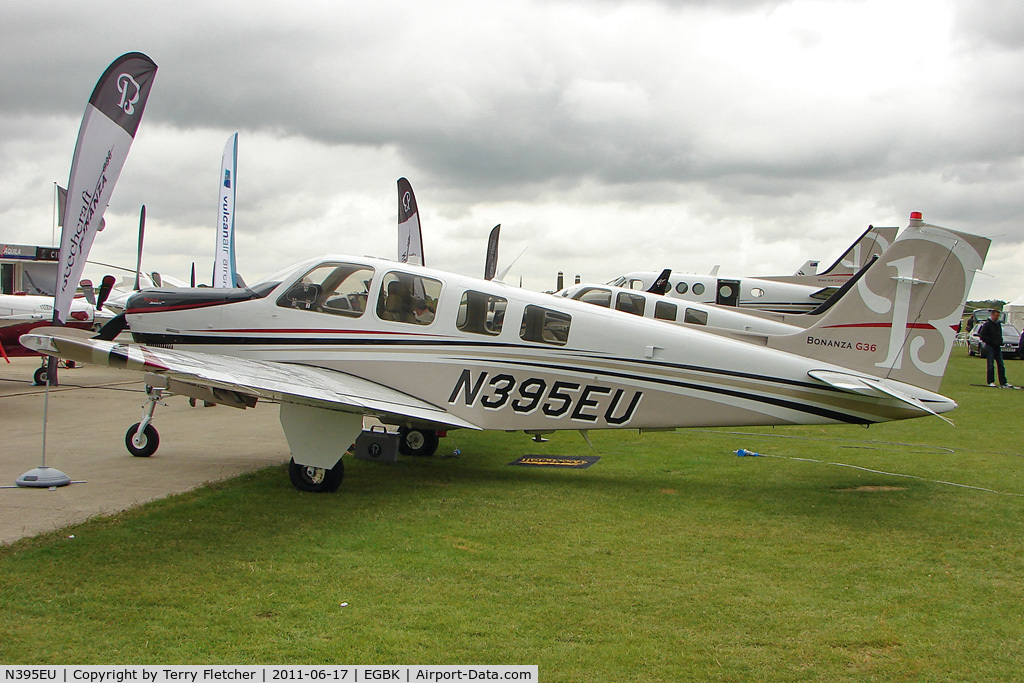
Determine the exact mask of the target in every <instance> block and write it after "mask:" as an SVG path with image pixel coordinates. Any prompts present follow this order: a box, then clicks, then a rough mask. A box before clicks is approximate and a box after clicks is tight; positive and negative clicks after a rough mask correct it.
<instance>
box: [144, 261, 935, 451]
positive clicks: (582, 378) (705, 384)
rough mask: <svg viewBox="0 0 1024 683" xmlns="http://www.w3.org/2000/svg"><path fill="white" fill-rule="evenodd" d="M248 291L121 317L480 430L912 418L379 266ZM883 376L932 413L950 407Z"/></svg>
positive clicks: (706, 343) (493, 290)
mask: <svg viewBox="0 0 1024 683" xmlns="http://www.w3.org/2000/svg"><path fill="white" fill-rule="evenodd" d="M332 269H334V272H333V274H331V271H332ZM324 273H327V275H326V276H325V275H324ZM345 273H355V274H353V275H351V276H349V275H345ZM346 277H347V280H346V281H345V284H343V285H337V282H336V281H338V280H341V279H344V278H346ZM396 282H403V283H404V282H408V283H410V285H409V287H408V288H406V289H407V291H408V292H411V293H413V296H414V298H417V299H419V300H420V301H419V302H418V303H422V301H423V300H424V299H425V300H426V302H428V303H429V304H430V306H429V308H431V310H429V311H427V312H419V311H416V312H414V311H413V310H412V308H411V307H406V308H401V307H399V306H398V305H397V304H396V303H395V302H396V301H398V299H397V297H399V294H400V293H399V289H398V288H394V289H392V285H393V284H394V283H396ZM336 286H337V293H336V294H335V295H330V292H331V291H334V289H335V287H336ZM252 291H254V292H256V293H258V294H259V295H260V296H252V297H247V296H246V293H245V292H244V291H243V290H229V291H228V292H227V294H225V296H229V295H232V294H233V295H237V296H235V297H234V299H235V300H233V301H227V302H215V301H214V300H213V299H211V296H213V295H212V294H211V293H210V290H206V292H203V291H202V290H179V291H171V290H144V291H143V292H140V293H139V294H137V295H136V296H135V297H133V298H132V299H131V300H130V301H129V304H128V311H127V312H128V321H129V324H130V326H131V330H132V333H133V335H134V337H135V339H136V341H139V342H141V343H143V344H149V345H161V346H169V347H171V348H180V349H187V350H192V351H202V352H208V353H216V354H222V355H228V356H235V357H241V358H250V359H258V360H272V361H279V362H288V363H298V364H304V365H311V366H317V367H322V368H328V369H333V370H338V371H342V372H345V373H348V374H351V375H355V376H358V377H362V378H365V379H368V380H371V381H373V382H377V383H379V384H382V385H385V386H388V387H392V388H394V389H397V390H399V391H402V392H405V393H407V394H409V395H411V396H415V397H417V398H419V399H421V400H423V401H426V402H428V403H431V404H433V405H435V406H438V407H441V408H444V409H445V410H446V411H448V412H449V413H452V414H454V415H456V416H458V417H461V418H463V419H464V420H466V421H468V422H470V423H472V424H475V425H478V426H480V427H482V428H485V429H501V430H526V431H553V430H558V429H602V428H627V427H628V428H641V429H643V428H649V429H653V428H672V427H685V426H716V425H723V426H724V425H771V424H817V423H832V422H848V423H872V422H880V421H887V420H894V419H903V418H909V417H918V416H921V415H924V414H926V413H924V412H923V411H920V410H917V409H915V408H914V407H912V406H910V405H908V404H907V403H905V402H900V401H898V400H894V399H892V398H891V397H887V396H884V395H874V396H865V395H859V394H855V393H849V392H843V391H839V390H837V389H835V388H833V387H831V386H829V385H827V384H825V383H823V382H820V381H818V380H815V379H814V378H813V377H811V376H809V375H808V372H809V371H812V370H824V371H830V372H835V373H848V374H850V375H856V376H862V375H861V374H860V373H857V372H853V371H847V370H844V368H842V367H840V366H835V365H831V364H828V363H823V362H821V361H817V360H809V359H807V358H804V357H803V356H799V355H796V354H791V353H785V352H782V351H777V350H773V349H769V348H766V347H764V346H760V345H756V344H750V343H746V342H743V341H739V340H735V339H729V338H724V337H720V336H715V335H710V334H707V333H706V332H704V331H702V330H699V329H689V328H687V327H684V326H678V325H666V324H664V323H663V322H660V321H657V320H649V319H645V318H642V317H638V316H635V315H630V314H628V313H624V312H621V311H616V310H611V309H605V308H600V307H596V306H592V305H589V304H585V303H582V302H579V301H573V300H570V299H563V298H560V297H552V296H550V295H547V294H541V293H535V292H530V291H526V290H523V289H519V288H515V287H511V286H508V285H505V284H502V283H500V282H494V281H485V280H479V279H475V278H470V277H466V276H461V275H456V274H452V273H446V272H442V271H435V270H431V269H427V268H422V267H417V266H410V265H407V264H400V263H395V262H391V261H385V260H379V259H372V258H365V257H350V256H331V257H322V258H318V259H315V260H310V261H307V262H305V263H303V264H299V265H297V266H296V267H295V269H294V271H293V272H291V273H290V274H289V275H287V276H283V277H281V278H279V279H275V280H271V281H265V282H263V283H257V284H256V285H254V286H253V287H252ZM193 294H194V295H195V296H196V297H198V298H196V299H195V300H190V299H189V297H190V296H192V295H193ZM392 304H395V305H392ZM417 305H418V304H417ZM883 381H885V382H887V384H888V385H889V386H892V387H894V388H896V389H897V390H898V391H899V392H902V393H904V394H908V395H912V396H914V397H915V398H917V399H919V400H921V401H923V402H925V403H927V405H929V406H930V407H931V409H933V410H934V411H935V412H944V411H946V410H950V409H952V408H953V407H955V404H954V403H953V402H952V401H950V400H949V399H947V398H945V397H942V396H940V395H938V394H935V393H932V392H929V391H925V390H923V389H919V388H917V387H913V386H909V385H906V384H903V383H899V382H892V381H888V380H883Z"/></svg>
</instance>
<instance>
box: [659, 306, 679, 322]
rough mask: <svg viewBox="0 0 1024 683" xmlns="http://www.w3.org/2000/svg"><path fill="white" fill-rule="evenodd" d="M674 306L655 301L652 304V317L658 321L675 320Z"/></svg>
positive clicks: (675, 311) (675, 310)
mask: <svg viewBox="0 0 1024 683" xmlns="http://www.w3.org/2000/svg"><path fill="white" fill-rule="evenodd" d="M677 314H678V313H677V309H676V305H675V304H670V303H669V302H667V301H656V302H655V303H654V317H655V318H657V319H658V320H673V321H674V320H675V319H676V315H677Z"/></svg>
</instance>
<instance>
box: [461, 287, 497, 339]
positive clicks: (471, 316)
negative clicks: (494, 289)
mask: <svg viewBox="0 0 1024 683" xmlns="http://www.w3.org/2000/svg"><path fill="white" fill-rule="evenodd" d="M507 306H508V300H507V299H504V298H502V297H500V296H494V295H493V294H484V293H483V292H474V291H469V290H467V291H466V292H465V293H464V294H463V295H462V301H461V303H460V304H459V314H458V317H457V318H456V319H455V326H456V327H457V328H459V329H460V330H462V331H463V332H472V333H473V334H489V335H491V336H495V335H497V334H500V333H501V325H502V323H503V322H505V308H506V307H507Z"/></svg>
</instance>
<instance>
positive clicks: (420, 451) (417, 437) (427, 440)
mask: <svg viewBox="0 0 1024 683" xmlns="http://www.w3.org/2000/svg"><path fill="white" fill-rule="evenodd" d="M398 435H399V436H401V437H402V440H401V441H399V442H398V450H399V452H401V453H402V455H418V456H421V457H427V456H430V455H433V454H434V453H436V452H437V444H438V443H439V442H440V439H438V438H437V432H434V431H430V430H423V429H409V428H408V427H400V428H399V429H398Z"/></svg>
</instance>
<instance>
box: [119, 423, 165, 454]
mask: <svg viewBox="0 0 1024 683" xmlns="http://www.w3.org/2000/svg"><path fill="white" fill-rule="evenodd" d="M140 424H142V423H141V422H136V423H135V424H133V425H132V426H131V427H129V428H128V431H127V432H125V435H124V445H125V446H126V447H127V448H128V452H129V453H131V454H132V455H134V456H135V457H136V458H148V457H149V456H151V455H153V454H154V453H156V449H157V448H158V447H159V446H160V435H159V434H158V433H157V431H156V427H154V426H153V425H151V424H150V425H146V428H145V429H143V430H142V433H141V434H139V433H138V432H139V425H140Z"/></svg>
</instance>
